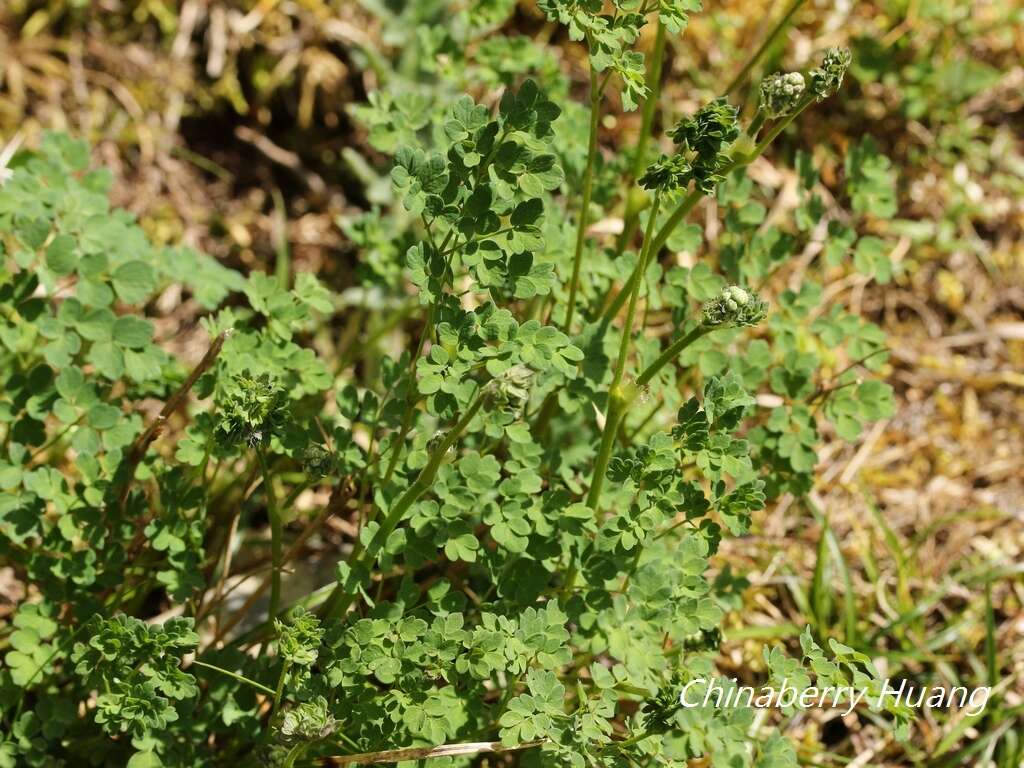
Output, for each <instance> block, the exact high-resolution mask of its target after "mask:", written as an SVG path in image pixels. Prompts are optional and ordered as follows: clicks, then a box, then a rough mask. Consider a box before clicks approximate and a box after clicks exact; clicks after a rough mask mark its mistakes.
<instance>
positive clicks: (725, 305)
mask: <svg viewBox="0 0 1024 768" xmlns="http://www.w3.org/2000/svg"><path fill="white" fill-rule="evenodd" d="M767 314H768V303H767V302H766V301H765V300H764V299H762V298H761V297H760V296H758V295H757V294H756V293H754V292H753V291H748V290H746V289H745V288H740V287H739V286H738V285H730V286H728V287H727V288H724V289H723V290H722V293H721V294H720V295H719V296H718V297H717V298H714V299H712V300H711V301H709V302H707V303H706V304H705V305H704V323H705V324H706V325H715V326H718V325H734V326H737V327H743V326H749V325H757V324H758V323H759V322H761V321H762V320H763V319H764V318H765V315H767Z"/></svg>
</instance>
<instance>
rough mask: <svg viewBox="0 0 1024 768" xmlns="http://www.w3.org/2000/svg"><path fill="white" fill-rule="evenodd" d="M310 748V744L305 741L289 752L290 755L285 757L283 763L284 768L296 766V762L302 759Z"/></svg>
mask: <svg viewBox="0 0 1024 768" xmlns="http://www.w3.org/2000/svg"><path fill="white" fill-rule="evenodd" d="M308 748H309V742H308V741H304V742H301V743H299V744H296V745H295V746H294V747H292V748H291V749H290V750H288V754H287V755H285V758H284V763H282V768H292V767H293V766H294V765H295V761H296V760H298V759H299V758H300V757H302V756H303V755H304V754H305V753H306V750H307V749H308Z"/></svg>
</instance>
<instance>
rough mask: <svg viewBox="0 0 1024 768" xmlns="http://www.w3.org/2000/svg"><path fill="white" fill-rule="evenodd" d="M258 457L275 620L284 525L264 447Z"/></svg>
mask: <svg viewBox="0 0 1024 768" xmlns="http://www.w3.org/2000/svg"><path fill="white" fill-rule="evenodd" d="M256 457H257V459H258V460H259V462H260V471H261V472H262V473H263V492H264V493H265V494H266V497H267V515H268V516H269V518H270V558H271V561H272V563H273V570H272V571H271V581H270V608H269V609H268V614H267V615H268V616H269V617H270V618H271V619H273V618H274V617H275V616H277V612H278V609H279V608H280V607H281V565H282V557H283V555H284V549H283V546H282V537H283V534H284V531H283V528H284V525H283V523H282V520H281V510H280V509H278V506H277V494H276V493H275V491H274V483H273V482H272V478H271V475H270V472H269V470H268V469H267V457H266V453H265V452H264V449H263V446H262V445H261V446H259V447H258V448H257V449H256Z"/></svg>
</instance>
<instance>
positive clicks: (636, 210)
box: [615, 17, 666, 256]
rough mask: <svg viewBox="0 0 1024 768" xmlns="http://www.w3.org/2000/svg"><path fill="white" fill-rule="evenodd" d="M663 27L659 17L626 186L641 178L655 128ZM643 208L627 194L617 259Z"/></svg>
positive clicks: (629, 238)
mask: <svg viewBox="0 0 1024 768" xmlns="http://www.w3.org/2000/svg"><path fill="white" fill-rule="evenodd" d="M665 39H666V35H665V25H664V24H663V23H662V22H661V17H659V18H658V26H657V30H656V31H655V36H654V50H652V51H651V58H650V66H649V67H648V69H647V89H648V95H647V98H646V99H645V100H644V106H643V112H642V113H641V116H640V135H639V136H637V140H636V149H635V150H634V153H633V165H632V167H631V168H630V173H629V178H628V179H626V182H627V186H629V187H632V183H633V182H634V181H636V179H638V178H640V174H641V173H642V172H643V169H644V159H645V158H646V157H647V145H648V144H649V143H650V140H651V126H652V125H654V114H655V111H656V110H657V108H658V101H659V99H660V96H661V71H662V66H663V65H664V59H665ZM641 209H642V206H641V205H640V204H639V203H638V201H637V197H636V196H635V195H631V194H627V195H626V212H625V214H624V215H623V221H622V232H621V233H620V234H619V237H618V240H617V241H616V244H615V255H616V256H619V255H621V254H622V252H623V251H625V250H626V246H627V245H629V241H630V240H632V239H633V235H634V234H635V233H636V229H637V226H638V224H639V222H640V211H641Z"/></svg>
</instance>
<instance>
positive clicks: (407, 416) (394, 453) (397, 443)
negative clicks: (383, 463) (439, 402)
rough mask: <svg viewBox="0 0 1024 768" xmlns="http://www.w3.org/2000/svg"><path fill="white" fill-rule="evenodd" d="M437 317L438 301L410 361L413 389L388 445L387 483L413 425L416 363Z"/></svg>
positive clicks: (432, 308) (385, 479)
mask: <svg viewBox="0 0 1024 768" xmlns="http://www.w3.org/2000/svg"><path fill="white" fill-rule="evenodd" d="M435 317H437V303H436V302H435V303H432V304H431V305H430V312H429V313H428V314H427V321H426V323H424V324H423V330H422V331H421V332H420V339H419V341H418V342H417V344H416V354H414V355H413V357H412V361H411V362H410V363H409V385H410V387H411V390H410V391H409V392H408V393H407V397H406V401H407V402H406V407H405V413H404V414H403V416H402V428H401V430H400V431H399V432H398V434H397V435H395V438H394V440H393V441H392V443H391V445H389V446H388V450H389V451H391V458H390V460H389V461H388V468H387V470H386V471H385V472H384V482H385V483H387V482H388V481H389V480H390V479H391V476H392V475H393V474H394V473H395V469H396V468H397V467H398V457H399V456H400V455H401V453H402V448H401V446H402V441H403V440H405V435H406V433H408V431H409V427H411V426H412V419H413V415H414V414H415V412H416V401H417V397H416V394H417V390H416V363H417V362H419V359H420V356H421V355H422V354H423V347H424V346H425V345H426V343H427V337H428V336H432V335H433V332H434V318H435Z"/></svg>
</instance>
